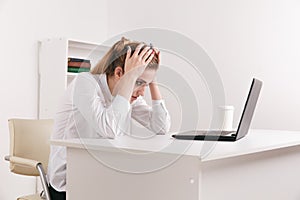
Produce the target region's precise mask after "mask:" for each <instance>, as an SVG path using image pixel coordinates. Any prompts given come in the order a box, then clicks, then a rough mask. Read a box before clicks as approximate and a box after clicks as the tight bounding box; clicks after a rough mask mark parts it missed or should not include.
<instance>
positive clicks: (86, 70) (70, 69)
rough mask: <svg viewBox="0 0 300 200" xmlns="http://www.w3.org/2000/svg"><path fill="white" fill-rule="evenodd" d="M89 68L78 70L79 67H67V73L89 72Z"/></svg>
mask: <svg viewBox="0 0 300 200" xmlns="http://www.w3.org/2000/svg"><path fill="white" fill-rule="evenodd" d="M89 71H90V69H89V68H79V67H68V72H72V73H80V72H89Z"/></svg>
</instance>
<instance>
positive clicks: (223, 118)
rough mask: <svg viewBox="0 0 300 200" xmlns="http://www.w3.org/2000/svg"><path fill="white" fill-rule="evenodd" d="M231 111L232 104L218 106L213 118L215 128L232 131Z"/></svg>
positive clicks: (232, 108)
mask: <svg viewBox="0 0 300 200" xmlns="http://www.w3.org/2000/svg"><path fill="white" fill-rule="evenodd" d="M233 112H234V107H233V106H218V108H217V113H216V114H217V116H216V118H215V119H216V122H215V124H214V126H215V129H218V130H224V131H232V124H233Z"/></svg>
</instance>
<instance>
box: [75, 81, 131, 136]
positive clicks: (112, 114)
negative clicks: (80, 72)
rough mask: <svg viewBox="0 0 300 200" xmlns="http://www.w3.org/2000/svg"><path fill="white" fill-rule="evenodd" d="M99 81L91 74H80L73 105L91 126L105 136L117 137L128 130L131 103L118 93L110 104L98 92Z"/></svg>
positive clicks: (76, 83)
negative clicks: (107, 104)
mask: <svg viewBox="0 0 300 200" xmlns="http://www.w3.org/2000/svg"><path fill="white" fill-rule="evenodd" d="M99 91H101V90H100V88H99V85H98V83H97V82H96V81H95V79H93V78H92V77H90V76H78V77H77V80H76V82H75V86H74V93H73V105H74V106H75V107H76V109H78V112H79V113H80V115H81V116H82V117H83V118H84V119H85V121H86V122H87V123H88V125H89V126H90V127H92V128H93V130H94V131H95V132H96V133H97V134H98V135H99V136H100V137H104V138H115V136H118V135H121V134H122V131H123V130H124V131H125V130H127V126H128V116H129V112H130V104H129V102H128V100H126V99H125V98H124V97H123V96H120V95H117V96H116V97H115V98H114V99H113V100H112V103H111V105H110V106H107V107H106V106H105V102H104V100H103V98H101V95H99V94H98V92H99Z"/></svg>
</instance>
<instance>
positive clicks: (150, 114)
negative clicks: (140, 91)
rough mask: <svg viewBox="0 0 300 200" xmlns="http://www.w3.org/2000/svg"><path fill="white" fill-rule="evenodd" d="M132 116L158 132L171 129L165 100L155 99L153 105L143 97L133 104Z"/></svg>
mask: <svg viewBox="0 0 300 200" xmlns="http://www.w3.org/2000/svg"><path fill="white" fill-rule="evenodd" d="M131 116H132V118H134V119H135V120H136V121H137V122H139V123H140V124H141V125H143V126H145V127H146V128H148V129H149V130H150V131H152V132H154V133H156V134H165V133H167V132H168V131H169V130H170V126H171V120H170V115H169V112H168V110H167V108H166V106H165V102H164V100H153V101H152V107H151V106H149V105H148V104H147V103H146V102H145V100H144V99H143V98H141V97H139V98H138V99H137V101H136V102H135V104H134V105H133V106H132V114H131Z"/></svg>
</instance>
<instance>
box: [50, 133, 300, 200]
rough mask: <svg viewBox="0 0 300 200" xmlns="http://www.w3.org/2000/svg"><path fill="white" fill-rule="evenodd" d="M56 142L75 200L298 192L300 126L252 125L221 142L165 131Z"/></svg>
mask: <svg viewBox="0 0 300 200" xmlns="http://www.w3.org/2000/svg"><path fill="white" fill-rule="evenodd" d="M51 144H52V145H61V146H66V147H67V197H68V199H70V200H76V199H105V200H116V199H126V200H127V199H128V200H135V199H136V200H141V199H143V200H148V199H149V200H154V199H155V200H159V199H162V200H167V199H172V200H177V199H178V200H179V199H180V200H182V199H184V200H185V199H187V200H199V199H201V200H202V199H203V200H223V199H224V200H229V199H230V200H233V199H237V200H240V199H243V200H248V199H249V200H253V199H255V200H260V199H261V200H266V199H272V200H283V199H286V200H294V199H295V200H296V199H300V187H299V182H300V132H290V131H271V130H251V131H250V132H249V133H248V135H247V136H246V137H245V138H243V139H241V140H239V141H237V142H218V143H216V142H208V141H205V142H203V141H184V140H174V139H172V138H171V137H170V135H165V136H155V137H153V138H150V139H147V140H146V139H143V140H141V139H134V138H130V137H128V136H124V137H120V138H118V139H115V140H108V139H84V140H79V139H73V140H53V141H51ZM87 149H88V150H87ZM200 152H201V153H200ZM208 152H209V153H208Z"/></svg>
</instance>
